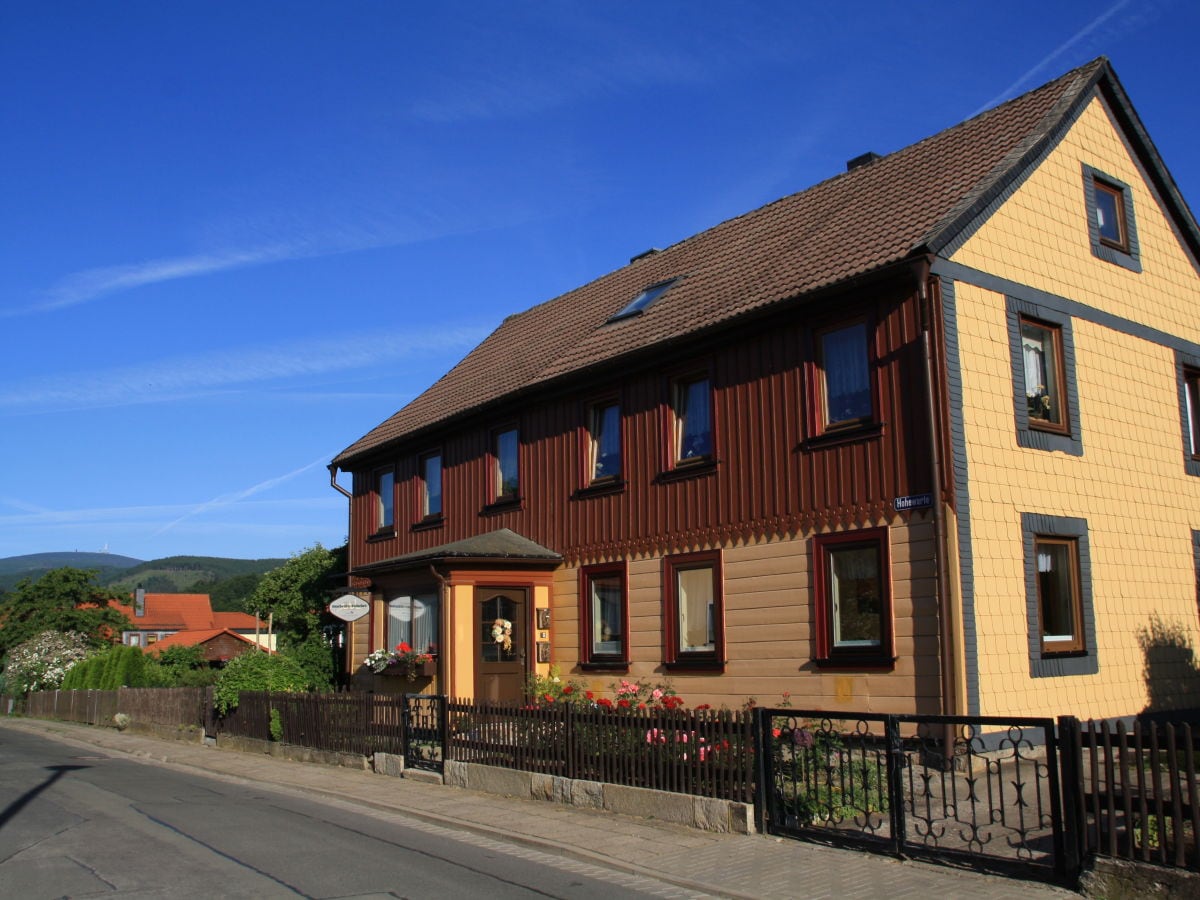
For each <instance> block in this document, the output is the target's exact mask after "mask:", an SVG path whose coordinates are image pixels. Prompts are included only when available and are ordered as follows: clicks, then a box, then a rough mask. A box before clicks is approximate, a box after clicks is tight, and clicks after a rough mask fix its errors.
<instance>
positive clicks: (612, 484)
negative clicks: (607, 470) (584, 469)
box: [574, 478, 625, 500]
mask: <svg viewBox="0 0 1200 900" xmlns="http://www.w3.org/2000/svg"><path fill="white" fill-rule="evenodd" d="M624 491H625V482H624V481H623V480H622V479H620V478H612V479H608V480H605V481H593V482H592V483H591V484H589V485H588V486H587V487H582V488H579V489H578V490H577V491H575V495H574V499H576V500H587V499H588V498H589V497H607V496H608V495H609V494H620V493H623V492H624Z"/></svg>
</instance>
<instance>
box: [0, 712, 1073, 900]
mask: <svg viewBox="0 0 1200 900" xmlns="http://www.w3.org/2000/svg"><path fill="white" fill-rule="evenodd" d="M0 728H13V729H20V730H22V731H31V732H36V733H39V734H43V735H45V736H47V737H50V738H53V739H55V740H60V741H64V742H68V743H74V744H77V745H80V746H83V747H87V748H96V747H99V748H102V749H103V750H105V751H106V752H108V753H112V754H128V755H130V756H133V757H137V758H140V759H143V760H146V761H149V762H152V763H155V764H159V765H168V766H176V767H182V768H186V769H192V770H198V771H201V772H204V773H207V774H211V775H213V776H215V777H219V778H223V779H232V780H239V781H248V782H253V783H256V784H261V785H270V786H271V787H273V788H276V789H279V790H285V791H292V792H298V793H301V794H304V795H307V796H310V797H311V796H312V795H314V794H319V795H322V796H323V797H325V798H329V799H335V800H338V801H340V802H344V803H350V804H353V805H356V806H360V807H368V808H371V809H375V810H379V811H381V812H386V813H393V814H400V815H405V816H409V817H411V818H414V819H418V820H420V821H423V822H426V823H430V824H434V825H441V826H444V827H447V828H451V829H455V830H459V831H469V832H472V833H474V834H476V835H480V836H483V837H488V838H492V839H496V840H500V841H505V842H508V843H515V844H519V845H522V846H525V847H528V848H532V849H536V850H539V851H541V852H543V853H549V854H553V855H557V856H565V857H570V858H573V859H576V860H579V861H581V862H586V863H591V864H593V865H600V866H604V867H606V868H610V869H617V870H619V871H622V872H626V873H629V874H634V875H646V876H650V877H654V878H658V879H661V880H664V881H667V882H670V883H672V884H675V885H677V886H680V887H684V888H689V889H692V890H697V891H703V892H707V893H710V894H716V895H719V896H723V897H735V898H764V900H769V898H793V897H804V898H806V900H817V898H823V897H830V898H839V900H847V898H860V897H861V898H866V897H870V898H878V897H887V898H888V900H898V898H904V897H921V898H926V900H927V898H929V897H932V896H941V897H960V896H969V897H971V898H972V900H993V898H994V900H1000V898H1011V897H1018V896H1019V897H1022V898H1033V900H1037V898H1057V900H1065V898H1069V897H1077V896H1078V895H1077V894H1073V893H1072V892H1070V891H1066V890H1063V889H1061V888H1056V887H1052V886H1049V885H1044V884H1041V883H1038V882H1034V881H1021V880H1015V879H1009V878H1002V877H998V876H994V875H986V874H981V873H977V872H972V871H965V870H962V869H955V868H949V867H944V866H938V865H934V864H930V863H923V862H914V861H901V860H895V859H891V858H888V857H883V856H876V855H874V854H868V853H862V852H858V851H853V850H842V849H836V848H831V847H823V846H818V845H815V844H807V843H803V842H800V841H792V840H782V839H777V838H773V837H767V836H762V835H750V836H747V835H733V834H712V833H709V832H702V831H696V830H693V829H689V828H684V827H681V826H675V825H669V824H665V823H660V822H655V821H653V820H650V819H639V818H633V817H630V816H619V815H614V814H612V813H607V812H603V811H598V810H587V809H577V808H574V807H568V806H561V805H559V804H554V803H537V802H534V801H530V800H518V799H516V798H512V797H499V796H496V795H494V794H482V793H477V792H474V791H467V790H463V789H460V788H453V787H445V786H442V785H438V784H430V783H424V782H421V781H418V780H416V779H410V778H390V777H387V776H384V775H376V774H374V773H372V772H366V771H362V770H357V769H346V768H339V767H336V766H325V765H317V764H311V763H298V762H291V761H289V760H282V759H278V758H276V757H273V756H268V755H266V754H258V753H241V752H237V751H232V750H218V749H216V748H214V747H209V746H203V745H199V744H190V743H183V742H178V741H168V740H160V739H157V738H153V737H147V736H144V735H135V734H129V733H122V732H117V731H114V730H112V729H109V728H92V727H88V726H86V725H73V724H68V723H64V722H49V721H42V720H38V719H21V718H0Z"/></svg>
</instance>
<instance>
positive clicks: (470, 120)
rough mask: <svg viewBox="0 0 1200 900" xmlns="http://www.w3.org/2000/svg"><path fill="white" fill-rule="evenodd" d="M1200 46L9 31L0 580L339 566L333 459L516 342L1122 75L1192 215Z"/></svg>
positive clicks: (981, 29) (1, 280) (378, 19)
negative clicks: (86, 566) (562, 298)
mask: <svg viewBox="0 0 1200 900" xmlns="http://www.w3.org/2000/svg"><path fill="white" fill-rule="evenodd" d="M851 9H853V12H850V11H849V10H851ZM1198 33H1200V5H1197V4H1195V3H1192V2H1189V0H1143V2H1129V0H1125V2H1114V3H1105V2H1101V3H1093V2H1075V0H1063V2H1054V3H1045V2H1010V3H1004V4H982V3H963V2H961V0H957V2H926V3H921V4H901V3H873V2H860V3H858V4H855V5H853V7H849V6H843V5H842V4H816V3H809V2H796V0H793V2H774V3H749V2H738V3H715V2H704V0H691V2H679V3H676V2H656V3H655V2H641V3H634V2H590V3H584V2H555V0H542V2H536V3H535V2H521V0H517V2H513V3H498V2H496V3H485V2H475V3H454V2H449V3H437V4H418V3H408V2H344V3H332V2H327V3H310V2H282V0H279V2H258V0H241V2H236V3H225V2H205V3H190V2H184V0H173V2H170V3H161V2H119V3H118V2H107V3H99V2H52V3H45V2H14V0H0V83H3V84H4V85H5V88H4V90H3V91H2V92H0V171H3V173H4V175H3V183H4V190H3V194H4V201H3V203H2V204H0V223H2V234H3V238H2V240H0V335H2V336H3V337H2V344H0V347H2V348H3V350H2V352H0V451H2V456H0V556H13V555H19V554H25V553H35V552H42V551H55V550H98V549H101V548H103V547H105V546H107V547H108V548H109V549H110V550H111V551H112V552H114V553H121V554H125V555H129V556H135V557H139V558H142V559H151V558H155V557H160V556H166V555H173V554H191V555H214V556H233V557H245V558H252V557H254V558H257V557H268V556H287V555H290V554H292V553H294V552H297V551H299V550H301V549H303V548H305V547H307V546H311V545H312V544H313V543H315V542H318V541H319V542H321V543H323V544H325V545H327V546H331V545H336V544H339V543H341V542H342V541H343V540H344V538H345V535H346V522H347V517H346V501H345V499H344V498H343V497H342V496H341V495H340V494H338V493H336V492H335V491H334V490H333V489H332V488H331V487H330V486H329V476H328V473H327V472H326V469H325V466H326V465H327V464H328V462H329V460H330V459H331V458H332V456H333V455H335V454H336V453H337V452H338V451H340V450H341V449H343V448H344V447H346V446H348V445H349V444H350V443H352V442H353V441H354V440H355V439H357V438H358V437H359V436H361V435H362V434H364V433H365V432H367V431H369V430H370V429H371V428H372V427H374V426H375V425H376V424H378V423H379V422H381V421H382V420H383V419H385V418H387V417H388V416H389V415H391V414H392V413H393V412H394V411H395V410H397V409H399V408H400V407H401V406H403V405H404V404H405V403H406V402H407V401H409V400H410V399H412V398H413V397H414V396H415V395H416V394H418V393H419V392H420V391H421V390H422V389H423V388H424V387H426V386H427V385H429V384H430V383H431V382H433V381H434V380H435V379H436V378H438V377H439V376H440V375H441V374H442V373H443V372H445V371H446V370H447V369H448V368H449V367H450V366H451V365H453V364H454V362H455V361H457V360H458V359H459V358H460V357H461V356H462V355H464V354H465V353H466V352H467V351H468V350H469V349H470V348H471V347H472V346H473V345H474V344H475V343H477V342H478V341H479V340H480V339H482V338H483V337H484V336H485V335H486V334H487V333H488V332H489V331H490V330H491V329H492V328H494V327H495V326H496V325H497V324H498V323H499V322H500V320H501V319H503V317H504V316H505V315H507V314H509V313H512V312H515V311H518V310H521V309H525V308H527V307H529V306H532V305H533V304H535V303H538V302H541V301H542V300H545V299H548V298H549V297H552V296H555V295H557V294H559V293H562V292H563V291H566V290H569V289H570V288H572V287H576V286H578V285H580V284H582V283H584V282H587V281H590V280H591V279H593V278H595V277H597V276H599V275H602V274H604V273H605V272H608V271H611V270H613V269H615V268H618V267H620V266H621V265H623V264H624V263H625V262H627V261H628V259H629V257H631V256H633V255H635V254H637V253H640V252H641V251H643V250H646V249H648V248H650V247H655V246H657V247H662V246H666V245H668V244H671V243H674V242H675V241H678V240H680V239H682V238H684V237H687V236H688V235H690V234H694V233H696V232H697V231H700V230H703V229H704V228H706V227H709V226H711V225H713V224H716V223H717V222H719V221H721V220H723V219H726V218H729V217H731V216H734V215H738V214H740V213H742V212H745V211H747V210H749V209H753V208H755V207H757V206H760V205H762V204H763V203H767V202H770V201H771V200H774V199H777V198H778V197H781V196H784V195H786V194H789V193H792V192H794V191H797V190H801V189H803V188H805V187H808V186H810V185H812V184H814V183H816V182H818V181H821V180H823V179H825V178H827V177H829V176H831V175H834V174H836V173H837V172H839V171H842V170H843V169H844V166H845V162H846V160H848V159H850V158H852V157H854V156H858V155H859V154H861V153H863V152H865V151H868V150H873V151H876V152H879V153H888V152H891V151H893V150H897V149H899V148H901V147H903V146H905V145H907V144H910V143H912V142H913V141H915V140H919V139H920V138H922V137H925V136H927V135H929V134H932V133H934V132H936V131H938V130H940V129H942V128H945V127H947V126H949V125H952V124H954V123H955V122H958V121H960V120H962V119H964V118H967V117H969V116H971V115H973V114H975V113H977V112H979V111H980V110H982V109H984V108H986V107H989V106H992V105H995V104H997V103H999V102H1001V101H1003V100H1005V99H1008V98H1009V97H1012V96H1015V95H1017V94H1019V93H1022V92H1023V91H1025V90H1028V89H1031V88H1033V87H1036V86H1037V85H1039V84H1041V83H1043V82H1045V81H1048V80H1050V79H1051V78H1053V77H1056V76H1057V75H1059V74H1061V73H1062V72H1064V71H1066V70H1067V69H1070V68H1072V67H1074V66H1077V65H1080V64H1082V63H1084V62H1086V61H1088V60H1090V59H1092V58H1094V57H1096V56H1099V55H1101V54H1104V55H1107V56H1109V57H1110V58H1111V59H1112V61H1113V64H1114V66H1115V68H1116V71H1117V74H1118V76H1119V77H1120V79H1121V81H1122V83H1123V84H1124V86H1125V88H1126V90H1127V91H1128V93H1129V94H1130V96H1131V98H1132V100H1133V103H1134V105H1135V107H1136V108H1137V110H1138V112H1139V113H1140V115H1141V117H1142V120H1143V122H1144V123H1145V125H1146V126H1147V129H1148V130H1149V132H1150V134H1151V136H1152V138H1153V139H1154V141H1155V143H1156V145H1157V147H1158V149H1159V151H1160V153H1161V154H1162V156H1163V158H1164V160H1165V161H1166V164H1167V166H1168V167H1169V168H1170V170H1171V172H1172V174H1173V175H1174V177H1175V180H1176V182H1177V183H1178V185H1179V187H1180V189H1181V190H1182V192H1183V195H1184V196H1185V197H1186V198H1188V200H1189V202H1190V203H1191V204H1192V205H1193V207H1196V206H1197V205H1198V204H1200V156H1198V154H1197V150H1196V147H1197V143H1198V138H1200V135H1198V133H1197V130H1198V129H1197V124H1196V115H1195V110H1196V100H1195V90H1196V87H1197V85H1198V81H1197V76H1196V74H1195V68H1194V63H1193V62H1192V59H1193V54H1194V45H1195V36H1196V35H1197V34H1198Z"/></svg>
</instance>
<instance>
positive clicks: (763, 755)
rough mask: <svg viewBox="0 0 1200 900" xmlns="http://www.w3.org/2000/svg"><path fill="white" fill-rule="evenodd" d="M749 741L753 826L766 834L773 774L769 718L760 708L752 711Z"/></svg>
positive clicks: (760, 832) (765, 711) (764, 710)
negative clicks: (751, 764) (752, 762)
mask: <svg viewBox="0 0 1200 900" xmlns="http://www.w3.org/2000/svg"><path fill="white" fill-rule="evenodd" d="M753 714H754V716H753V718H752V719H751V723H750V741H751V745H752V746H753V747H754V825H755V827H756V828H757V829H758V833H759V834H766V833H767V818H768V816H767V803H768V801H767V798H768V797H769V796H770V791H771V788H772V782H773V781H774V773H773V772H772V771H771V759H770V756H771V749H772V748H771V747H770V741H771V717H770V715H769V714H768V712H767V710H766V709H764V708H763V707H761V706H756V707H755V708H754V709H753Z"/></svg>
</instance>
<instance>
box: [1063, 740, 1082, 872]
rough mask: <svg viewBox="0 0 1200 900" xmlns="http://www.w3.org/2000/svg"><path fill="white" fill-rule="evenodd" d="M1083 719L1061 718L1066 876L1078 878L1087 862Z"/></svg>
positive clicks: (1064, 866) (1064, 863)
mask: <svg viewBox="0 0 1200 900" xmlns="http://www.w3.org/2000/svg"><path fill="white" fill-rule="evenodd" d="M1080 735H1081V731H1080V727H1079V720H1078V719H1077V718H1075V717H1074V716H1059V717H1058V759H1059V772H1060V773H1061V778H1060V779H1059V784H1060V786H1061V788H1062V800H1063V804H1062V807H1063V868H1064V872H1063V874H1064V875H1066V876H1068V877H1070V878H1075V877H1076V876H1078V874H1079V868H1080V864H1081V862H1082V860H1083V854H1084V849H1085V847H1084V843H1085V827H1086V822H1085V813H1084V799H1083V751H1082V748H1081V744H1080V741H1081V737H1080Z"/></svg>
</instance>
